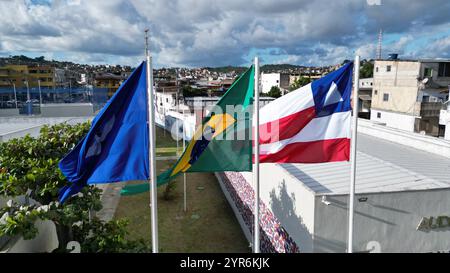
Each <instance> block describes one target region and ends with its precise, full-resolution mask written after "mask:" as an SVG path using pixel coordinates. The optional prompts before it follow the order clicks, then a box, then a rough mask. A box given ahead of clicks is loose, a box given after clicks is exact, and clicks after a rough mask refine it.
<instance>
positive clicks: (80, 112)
mask: <svg viewBox="0 0 450 273" xmlns="http://www.w3.org/2000/svg"><path fill="white" fill-rule="evenodd" d="M94 115H95V114H94V105H92V104H91V103H64V104H43V105H42V106H41V116H42V117H88V116H94Z"/></svg>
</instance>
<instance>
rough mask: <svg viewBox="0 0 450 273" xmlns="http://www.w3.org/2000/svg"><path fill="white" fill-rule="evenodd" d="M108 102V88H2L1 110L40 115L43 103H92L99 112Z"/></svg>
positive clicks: (0, 89)
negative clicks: (15, 110)
mask: <svg viewBox="0 0 450 273" xmlns="http://www.w3.org/2000/svg"><path fill="white" fill-rule="evenodd" d="M107 101H108V89H107V88H93V87H90V86H85V87H77V88H64V87H58V88H44V87H42V88H40V89H39V88H29V89H27V88H15V89H14V88H12V87H11V88H9V87H7V88H0V109H10V108H18V109H19V113H20V114H40V105H41V103H42V104H54V103H92V104H93V105H94V109H96V110H98V109H100V108H101V107H103V105H105V103H106V102H107Z"/></svg>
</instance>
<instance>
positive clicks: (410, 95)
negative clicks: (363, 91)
mask: <svg viewBox="0 0 450 273" xmlns="http://www.w3.org/2000/svg"><path fill="white" fill-rule="evenodd" d="M387 66H391V71H387ZM374 67H375V68H374V77H373V92H372V108H375V109H380V110H388V111H394V112H401V113H408V114H417V111H418V110H420V108H419V109H417V105H416V102H417V96H418V91H419V82H418V80H417V78H418V77H419V72H420V63H419V62H410V61H375V65H374ZM377 69H378V71H377ZM384 94H389V99H388V100H387V101H384V100H383V96H384Z"/></svg>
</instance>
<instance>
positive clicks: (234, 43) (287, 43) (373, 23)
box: [0, 0, 450, 67]
mask: <svg viewBox="0 0 450 273" xmlns="http://www.w3.org/2000/svg"><path fill="white" fill-rule="evenodd" d="M430 6H432V7H433V8H430ZM449 14H450V1H448V0H430V1H420V0H340V1H330V0H315V1H311V0H277V1H275V0H248V1H240V0H227V1H219V0H108V1H103V0H3V1H0V24H1V25H2V28H0V35H1V37H2V39H0V56H8V55H17V54H23V55H27V56H32V57H36V56H42V55H43V56H45V57H46V58H47V59H57V60H68V61H73V62H79V63H91V64H127V65H136V64H137V63H139V62H140V60H142V55H143V46H144V44H143V30H144V29H145V28H146V27H149V28H150V31H151V39H150V43H151V50H152V54H153V56H154V60H155V63H156V67H162V66H188V67H196V66H222V65H248V64H249V63H250V62H251V59H252V58H253V57H254V56H255V55H258V56H260V58H261V60H262V63H291V64H299V65H326V64H336V63H340V62H342V60H344V59H350V58H353V56H354V54H355V53H358V54H360V55H361V56H362V58H369V59H370V58H374V57H375V53H376V46H377V39H378V37H377V36H378V30H379V29H380V28H382V29H383V32H384V39H383V56H387V54H389V53H399V54H400V57H402V58H450V16H449Z"/></svg>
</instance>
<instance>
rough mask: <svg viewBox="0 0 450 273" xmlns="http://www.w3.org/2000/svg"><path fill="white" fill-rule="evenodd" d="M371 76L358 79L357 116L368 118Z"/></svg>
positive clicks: (370, 98)
mask: <svg viewBox="0 0 450 273" xmlns="http://www.w3.org/2000/svg"><path fill="white" fill-rule="evenodd" d="M372 87H373V78H365V79H360V80H359V95H358V97H359V104H358V105H359V109H358V112H359V117H361V118H366V119H370V109H371V107H372V89H373V88H372Z"/></svg>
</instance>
